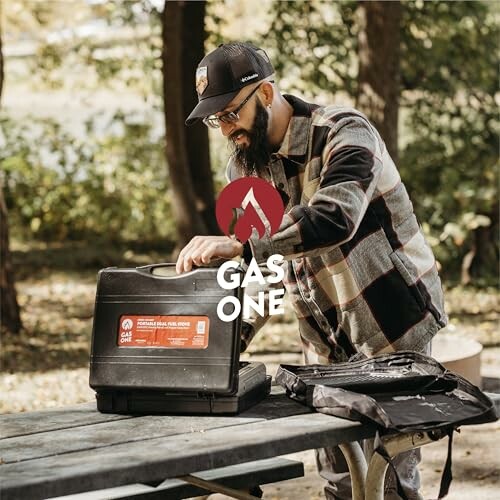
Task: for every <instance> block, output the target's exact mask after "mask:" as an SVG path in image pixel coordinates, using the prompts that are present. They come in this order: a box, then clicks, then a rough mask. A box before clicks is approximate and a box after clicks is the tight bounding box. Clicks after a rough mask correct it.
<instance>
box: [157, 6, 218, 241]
mask: <svg viewBox="0 0 500 500" xmlns="http://www.w3.org/2000/svg"><path fill="white" fill-rule="evenodd" d="M204 12H205V2H181V1H179V2H178V1H169V2H166V3H165V8H164V10H163V14H162V27H163V30H162V34H163V93H164V106H165V128H166V155H167V163H168V171H169V176H170V182H171V189H172V208H173V210H174V214H175V219H176V226H177V232H178V241H177V248H178V249H180V248H181V247H182V246H184V245H185V244H186V243H187V242H188V241H189V240H190V239H191V238H192V237H193V236H194V235H196V234H208V233H209V231H210V224H207V222H206V220H210V216H209V215H207V212H209V211H211V212H212V217H213V218H215V213H214V210H213V206H214V192H213V181H212V176H211V172H210V160H209V152H208V132H207V130H204V129H202V128H198V129H197V130H193V131H191V130H189V132H187V131H186V127H185V125H184V120H185V118H186V117H187V115H188V114H189V112H190V111H191V109H192V106H191V104H192V100H191V99H190V98H189V94H193V95H194V96H196V92H195V90H194V78H195V77H194V75H195V70H194V69H193V68H196V65H197V63H198V62H199V60H200V59H201V58H202V57H203V55H204V54H203V52H204V51H203V43H202V42H203V39H204ZM200 23H201V26H200ZM200 31H201V35H200V34H199V33H198V32H200ZM198 37H201V40H199V39H198ZM192 42H194V43H193V45H194V46H193V47H191V43H192ZM197 50H199V51H201V52H200V53H198V52H197ZM193 61H194V62H193ZM188 73H189V74H188ZM195 102H196V101H195ZM186 106H189V109H186ZM204 128H206V127H204Z"/></svg>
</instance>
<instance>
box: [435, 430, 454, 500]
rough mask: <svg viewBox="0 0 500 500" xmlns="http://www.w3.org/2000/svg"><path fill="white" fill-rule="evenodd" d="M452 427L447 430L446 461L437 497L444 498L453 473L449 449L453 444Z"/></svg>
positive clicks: (450, 449)
mask: <svg viewBox="0 0 500 500" xmlns="http://www.w3.org/2000/svg"><path fill="white" fill-rule="evenodd" d="M453 430H454V429H453V427H451V428H450V429H449V430H448V455H447V457H446V463H445V464H444V469H443V474H442V476H441V485H440V486H439V495H438V499H440V498H444V497H445V496H446V495H447V494H448V490H449V489H450V484H451V480H452V479H453V474H452V473H451V451H452V445H453Z"/></svg>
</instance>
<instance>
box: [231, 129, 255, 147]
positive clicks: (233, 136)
mask: <svg viewBox="0 0 500 500" xmlns="http://www.w3.org/2000/svg"><path fill="white" fill-rule="evenodd" d="M239 135H243V136H246V137H247V138H250V133H249V132H248V130H244V129H242V128H240V129H238V130H235V131H234V132H233V133H232V134H231V135H230V136H229V140H230V141H232V142H233V143H235V141H236V137H238V136H239ZM235 144H236V143H235Z"/></svg>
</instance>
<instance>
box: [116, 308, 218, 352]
mask: <svg viewBox="0 0 500 500" xmlns="http://www.w3.org/2000/svg"><path fill="white" fill-rule="evenodd" d="M208 327H209V320H208V317H207V316H142V315H140V316H139V315H138V316H132V315H123V316H121V317H120V324H119V327H118V345H119V346H128V347H169V348H174V349H205V348H206V347H207V346H208Z"/></svg>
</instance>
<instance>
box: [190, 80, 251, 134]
mask: <svg viewBox="0 0 500 500" xmlns="http://www.w3.org/2000/svg"><path fill="white" fill-rule="evenodd" d="M240 90H241V89H237V90H235V91H233V92H229V93H227V94H221V95H215V96H213V97H207V98H206V99H202V100H201V101H200V102H199V103H198V104H197V105H196V107H195V108H194V109H193V111H191V114H190V115H189V116H188V117H187V118H186V122H185V123H186V125H188V126H189V125H192V124H193V123H195V122H197V121H198V120H199V119H200V118H205V116H210V115H213V114H215V113H218V112H219V111H222V110H223V109H224V108H225V107H226V106H227V105H228V104H229V103H230V102H231V101H232V100H233V98H234V97H235V96H236V95H237V94H238V92H239V91H240Z"/></svg>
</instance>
